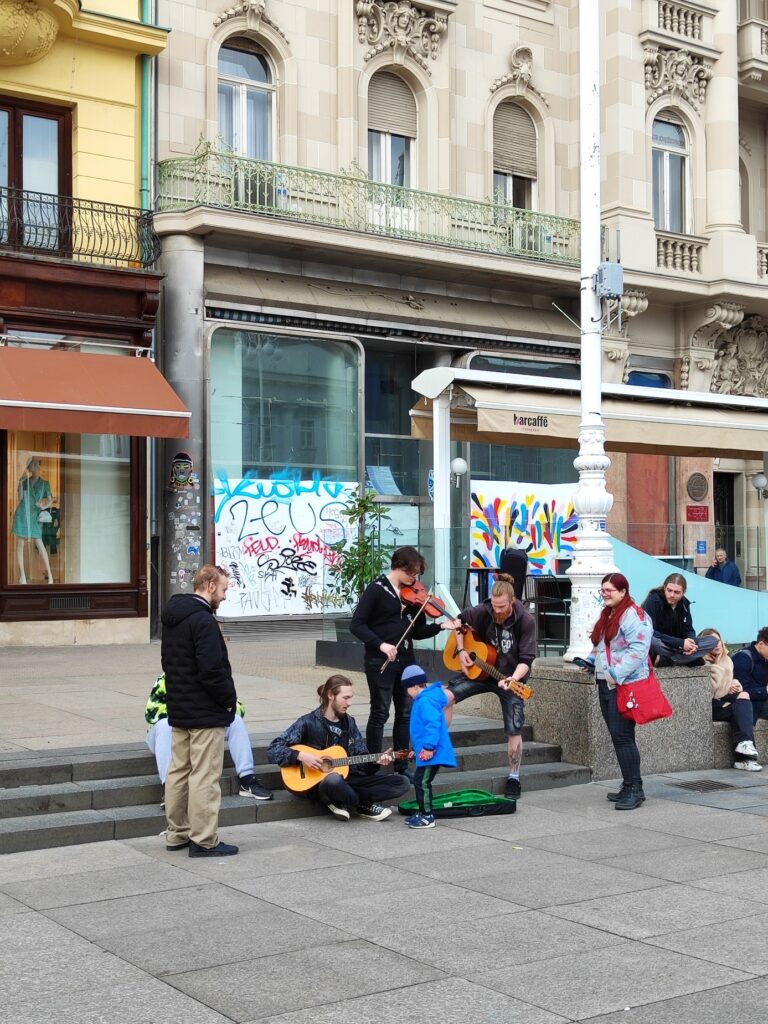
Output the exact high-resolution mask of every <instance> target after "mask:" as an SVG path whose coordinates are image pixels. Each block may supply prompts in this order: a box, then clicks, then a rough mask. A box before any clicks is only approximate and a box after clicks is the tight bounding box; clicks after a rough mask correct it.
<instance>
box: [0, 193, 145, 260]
mask: <svg viewBox="0 0 768 1024" xmlns="http://www.w3.org/2000/svg"><path fill="white" fill-rule="evenodd" d="M153 216H154V214H153V213H152V212H151V211H150V210H139V209H137V208H135V207H132V206H117V205H116V204H114V203H94V202H90V201H89V200H86V199H74V198H73V197H72V196H59V195H49V194H47V193H45V192H28V191H25V190H23V189H18V188H0V253H2V252H4V251H5V252H8V251H10V252H15V253H24V254H26V255H34V256H49V257H52V258H54V259H59V260H67V261H72V262H75V263H94V264H98V265H99V266H109V267H125V268H129V269H130V268H132V269H146V268H148V267H152V266H153V265H154V263H155V261H156V260H157V257H158V255H159V252H160V246H159V242H158V238H157V235H156V234H155V231H154V227H153V223H152V221H153Z"/></svg>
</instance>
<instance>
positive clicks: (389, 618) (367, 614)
mask: <svg viewBox="0 0 768 1024" xmlns="http://www.w3.org/2000/svg"><path fill="white" fill-rule="evenodd" d="M426 567H427V563H426V561H425V559H424V556H423V555H422V554H421V553H420V552H419V551H417V550H416V548H414V547H410V546H406V547H402V548H397V550H396V551H395V552H394V553H393V555H392V560H391V562H390V571H389V572H388V573H387V574H386V575H382V576H379V577H378V579H375V580H374V581H373V583H370V584H369V585H368V586H367V587H366V588H365V590H364V591H363V594H362V596H361V598H360V600H359V602H358V604H357V607H356V608H355V611H354V613H353V615H352V624H351V626H350V629H351V631H352V634H353V636H355V637H357V639H358V640H360V641H362V643H364V644H365V656H364V662H363V664H364V667H365V678H366V680H367V682H368V692H369V693H370V695H371V710H370V714H369V716H368V726H367V728H366V730H365V742H366V745H367V747H368V749H369V750H371V751H376V750H381V749H382V747H383V743H384V726H385V725H386V723H387V719H388V718H389V709H390V706H391V705H392V702H393V700H394V705H395V721H394V726H393V729H392V738H393V742H394V746H395V749H396V750H404V749H406V748H407V746H408V716H409V712H410V706H411V702H410V699H409V697H408V694H407V693H406V692H405V691H404V690H403V689H402V688H401V687H400V686H398V683H399V682H400V677H401V676H402V674H403V670H404V669H405V668H406V666H408V665H412V664H413V663H414V657H413V641H414V640H427V639H429V637H432V636H437V634H438V633H439V632H440V630H441V629H450V628H451V627H450V624H448V623H446V622H443V623H442V624H434V623H432V622H430V621H429V619H427V618H426V616H425V614H424V613H423V612H421V613H420V614H419V615H418V617H417V614H416V613H417V612H418V611H419V609H418V608H417V607H416V606H414V605H408V604H406V603H405V602H404V601H403V600H402V599H401V597H400V589H401V588H402V587H411V586H413V584H414V583H415V582H416V580H417V579H418V578H419V576H421V575H422V573H424V571H425V570H426ZM411 623H414V625H413V629H411V631H410V633H409V634H408V636H407V637H406V638H405V639H404V640H402V642H401V643H400V646H399V647H398V646H397V644H398V642H399V641H401V638H402V636H403V634H404V633H405V632H406V630H407V629H408V628H409V627H410V625H411ZM382 666H386V667H385V669H384V671H383V672H382ZM395 771H399V772H407V771H408V762H407V761H403V760H400V761H396V762H395Z"/></svg>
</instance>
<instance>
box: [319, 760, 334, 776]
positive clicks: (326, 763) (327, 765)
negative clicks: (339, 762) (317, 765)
mask: <svg viewBox="0 0 768 1024" xmlns="http://www.w3.org/2000/svg"><path fill="white" fill-rule="evenodd" d="M320 770H321V771H322V772H324V773H325V774H326V775H328V773H329V772H332V771H333V761H331V759H330V758H329V757H324V758H323V767H322V768H321V769H320Z"/></svg>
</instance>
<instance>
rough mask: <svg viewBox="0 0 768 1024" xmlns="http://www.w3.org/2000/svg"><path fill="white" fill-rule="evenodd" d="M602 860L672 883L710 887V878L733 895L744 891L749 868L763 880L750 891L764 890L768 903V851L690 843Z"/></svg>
mask: <svg viewBox="0 0 768 1024" xmlns="http://www.w3.org/2000/svg"><path fill="white" fill-rule="evenodd" d="M602 863H603V864H604V865H606V866H611V867H615V868H623V869H625V870H627V871H637V872H638V873H639V874H644V875H650V876H652V877H654V878H665V879H667V880H668V881H670V882H688V883H689V884H699V883H701V884H703V885H704V886H705V887H707V888H710V886H709V885H707V880H711V881H712V883H713V884H712V885H711V888H712V889H713V890H715V891H718V890H719V891H732V892H733V894H734V896H738V895H740V894H741V893H742V892H743V891H744V889H743V886H744V882H745V879H744V878H743V877H742V878H741V879H739V875H740V873H741V872H742V871H749V872H750V874H751V875H752V877H753V878H754V874H755V873H756V874H757V875H758V876H760V874H761V873H762V879H760V880H759V881H757V884H756V885H754V886H753V888H754V891H752V892H751V893H750V898H751V899H755V898H757V899H760V893H762V892H763V891H765V899H764V900H762V902H765V903H768V888H765V889H764V887H766V885H767V884H768V854H763V853H754V852H752V851H749V850H736V849H733V848H729V847H726V846H718V845H715V844H714V843H701V842H698V843H692V844H691V845H690V846H677V847H675V849H674V851H670V853H669V855H667V856H663V857H655V856H651V857H649V856H647V855H646V854H638V855H637V856H632V855H629V856H627V855H626V854H625V855H623V856H621V857H616V858H614V859H612V860H605V861H603V862H602ZM736 879H739V881H738V882H736V883H735V884H734V887H733V889H729V888H728V884H727V883H728V882H730V881H732V880H736ZM694 880H695V881H694Z"/></svg>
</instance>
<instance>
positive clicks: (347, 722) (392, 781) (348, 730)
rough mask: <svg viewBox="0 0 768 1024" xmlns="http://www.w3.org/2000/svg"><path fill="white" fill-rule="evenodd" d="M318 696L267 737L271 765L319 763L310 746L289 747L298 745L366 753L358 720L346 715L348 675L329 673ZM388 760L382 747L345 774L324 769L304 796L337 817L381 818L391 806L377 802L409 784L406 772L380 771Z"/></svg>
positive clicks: (396, 794) (349, 693) (314, 765)
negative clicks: (374, 759) (372, 759)
mask: <svg viewBox="0 0 768 1024" xmlns="http://www.w3.org/2000/svg"><path fill="white" fill-rule="evenodd" d="M317 695H318V697H319V698H320V706H319V707H317V708H315V710H314V711H310V712H309V714H307V715H302V716H301V718H297V719H296V721H295V722H294V723H293V724H292V725H289V726H288V728H287V729H286V730H285V731H284V732H281V733H280V735H279V736H276V737H275V739H273V740H272V742H271V743H270V745H269V747H268V748H267V760H268V761H269V763H270V764H276V765H279V766H280V767H281V768H283V767H286V766H287V765H299V764H305V765H306V766H307V768H314V769H320V768H322V767H323V761H322V758H321V757H320V756H319V754H314V753H312V751H310V750H301V751H299V750H294V749H293V748H294V747H295V746H297V745H298V746H304V747H314V748H315V750H317V751H321V750H325V749H326V748H327V747H342V748H343V749H344V750H346V752H347V755H348V756H349V757H357V756H359V755H365V754H367V753H368V747H367V746H366V745H365V742H364V740H363V737H362V736H361V735H360V730H359V729H358V727H357V722H356V721H355V720H354V718H353V717H352V715H350V714H349V708H350V706H351V704H352V700H353V698H354V691H353V689H352V680H351V679H348V678H347V677H346V676H342V675H338V674H336V675H332V676H330V677H329V678H328V679H326V681H325V682H324V683H323V685H322V686H318V688H317ZM376 753H378V751H376ZM391 762H392V754H391V752H384V753H382V754H381V757H379V758H378V760H377V762H376V763H375V764H371V763H370V762H369V763H366V764H359V765H351V766H350V769H349V775H348V776H347V777H346V779H345V778H343V777H342V776H341V775H340V774H339V773H338V772H328V774H327V775H325V776H324V777H323V778H322V779H321V780H320V783H319V785H317V786H315V787H314V789H311V790H309V791H308V793H307V794H306V795H307V796H309V797H311V798H312V799H314V800H317V801H318V802H319V803H321V804H322V805H323V806H324V807H327V808H328V810H329V811H330V812H331V814H332V815H333V816H334V818H338V819H339V820H340V821H349V819H350V818H351V817H352V815H353V814H358V815H359V816H360V817H361V818H367V819H368V821H384V820H385V819H386V818H388V817H389V816H390V814H391V813H392V809H391V808H390V807H385V806H384V805H383V804H382V803H380V801H382V800H396V799H397V798H398V797H401V796H402V795H403V794H404V793H405V792H406V790H407V789H408V788H409V781H408V779H406V778H405V776H403V775H397V774H395V775H392V774H387V775H384V774H381V773H380V772H379V766H380V765H387V764H391ZM302 795H304V794H302Z"/></svg>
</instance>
